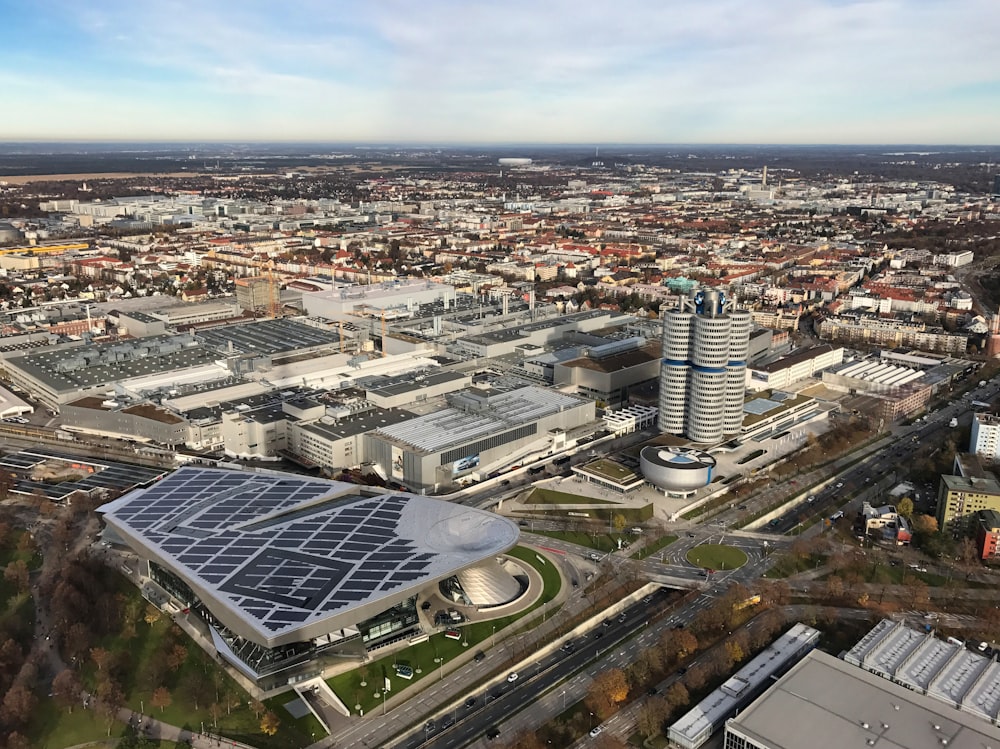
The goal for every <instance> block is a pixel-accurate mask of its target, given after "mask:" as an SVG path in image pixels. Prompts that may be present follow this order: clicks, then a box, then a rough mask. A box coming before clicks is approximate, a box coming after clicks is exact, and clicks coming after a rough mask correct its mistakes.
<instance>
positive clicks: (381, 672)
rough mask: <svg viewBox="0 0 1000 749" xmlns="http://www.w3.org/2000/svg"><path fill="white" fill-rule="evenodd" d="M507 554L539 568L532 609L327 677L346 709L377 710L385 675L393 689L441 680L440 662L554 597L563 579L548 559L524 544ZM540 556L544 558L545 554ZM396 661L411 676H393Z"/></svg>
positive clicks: (469, 626) (440, 635)
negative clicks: (539, 588)
mask: <svg viewBox="0 0 1000 749" xmlns="http://www.w3.org/2000/svg"><path fill="white" fill-rule="evenodd" d="M507 553H508V555H509V556H512V557H515V558H517V559H520V560H521V561H523V562H525V563H526V564H530V565H531V566H532V567H534V568H535V569H536V570H538V573H539V574H540V575H541V577H542V583H543V588H542V596H541V598H540V599H539V600H538V601H536V602H535V604H534V605H533V606H532V607H531V608H529V609H528V610H527V611H525V612H522V613H520V614H514V615H511V616H505V617H502V618H500V619H493V620H490V621H483V622H474V623H470V624H465V625H462V626H461V627H457V629H459V630H460V631H461V632H462V635H463V639H462V640H449V639H448V638H446V637H445V636H444V633H443V632H440V633H438V634H435V635H432V636H431V637H430V639H429V640H427V641H426V642H421V643H417V644H415V645H410V646H409V647H407V648H404V649H403V650H399V651H397V652H396V653H393V654H390V655H386V656H383V657H382V658H379V659H377V660H375V661H373V662H371V663H368V664H366V665H365V666H364V667H363V668H356V669H354V670H353V671H347V672H345V673H342V674H338V675H337V676H334V677H332V678H330V679H328V680H327V683H328V684H329V685H330V688H331V689H333V691H334V692H336V693H337V696H338V697H340V699H341V700H343V702H344V704H345V705H347V707H348V709H350V710H351V711H354V710H355V706H356V705H360V706H361V709H362V710H364V711H365V713H366V714H367V713H369V712H370V711H372V710H374V709H378V707H379V704H380V703H381V701H382V695H381V686H382V684H383V683H384V678H385V677H386V676H388V677H389V680H390V686H391V687H392V690H393V691H394V692H396V691H399V690H401V689H405V688H406V687H408V686H409V685H410V684H413V683H416V682H418V681H421V680H423V679H440V678H441V667H442V665H443V664H446V663H448V662H449V661H451V660H452V659H453V658H455V657H456V656H458V655H459V654H461V653H463V652H468V651H471V650H475V649H476V646H477V645H479V644H480V643H483V642H489V641H491V640H492V639H493V635H494V632H496V633H499V632H501V631H503V629H504V628H505V627H507V626H509V625H510V624H512V623H514V622H515V621H517V620H518V619H520V618H521V617H523V616H525V615H527V614H528V613H530V612H531V611H534V610H535V609H537V608H538V607H539V606H542V605H543V604H546V603H548V602H549V601H551V600H552V599H553V598H555V597H556V595H557V594H558V593H559V589H560V586H561V585H562V578H561V577H560V576H559V571H558V570H557V569H556V568H555V566H554V565H553V564H552V563H551V562H549V561H544V562H540V561H539V559H538V556H540V555H537V556H536V552H535V551H533V550H531V549H526V548H524V547H523V546H515V547H514V548H513V549H511V550H510V551H509V552H507ZM542 558H543V559H544V557H542ZM548 613H549V614H553V613H555V612H554V611H550V612H548ZM464 642H468V647H464V646H463V643H464ZM435 659H439V662H437V663H436V662H435ZM395 664H405V665H408V666H410V667H412V668H413V670H414V674H413V678H412V679H402V678H399V677H397V676H396V675H395V673H396V672H395V667H394V666H395ZM417 669H420V672H421V673H419V674H418V673H416V671H417ZM362 681H365V683H366V686H364V687H362V686H361V682H362ZM376 692H377V693H378V694H379V697H375V694H376Z"/></svg>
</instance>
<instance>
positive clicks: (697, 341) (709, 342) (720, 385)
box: [686, 299, 731, 442]
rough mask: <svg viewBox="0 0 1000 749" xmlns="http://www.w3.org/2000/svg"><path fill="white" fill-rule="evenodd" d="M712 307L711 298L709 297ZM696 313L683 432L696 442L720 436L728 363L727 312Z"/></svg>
mask: <svg viewBox="0 0 1000 749" xmlns="http://www.w3.org/2000/svg"><path fill="white" fill-rule="evenodd" d="M709 301H710V302H712V303H713V306H712V307H711V308H710V309H711V311H712V312H714V311H715V307H714V304H715V303H716V302H715V300H714V299H710V300H709ZM709 314H710V312H708V311H706V313H705V314H703V315H696V316H695V318H694V335H693V336H692V346H691V387H690V389H689V391H688V423H687V431H686V434H687V436H688V438H689V439H692V440H694V441H695V442H718V441H719V440H721V439H722V437H723V434H724V433H725V432H724V425H725V417H726V409H725V405H726V383H727V379H726V366H727V365H728V364H729V338H730V336H729V329H730V327H731V322H730V320H729V318H728V317H727V316H722V317H710V316H709Z"/></svg>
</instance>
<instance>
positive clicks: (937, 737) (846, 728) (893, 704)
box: [726, 650, 1000, 749]
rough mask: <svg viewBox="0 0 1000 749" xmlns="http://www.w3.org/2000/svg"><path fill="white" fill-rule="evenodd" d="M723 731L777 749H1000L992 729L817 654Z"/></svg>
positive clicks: (999, 740)
mask: <svg viewBox="0 0 1000 749" xmlns="http://www.w3.org/2000/svg"><path fill="white" fill-rule="evenodd" d="M726 731H727V733H730V734H736V735H739V736H743V737H746V738H749V739H751V740H752V741H754V742H755V744H756V745H758V746H767V747H775V748H776V749H777V748H778V747H780V748H781V749H791V748H792V747H808V748H809V749H844V747H859V749H865V748H866V747H870V746H873V747H879V748H880V749H941V747H944V746H947V747H948V749H985V747H991V746H992V747H994V748H996V747H1000V729H998V728H997V727H996V726H995V725H991V724H989V723H987V722H986V721H983V720H980V719H978V718H975V717H973V716H972V715H970V714H969V713H966V712H962V711H959V710H955V709H954V708H952V707H948V706H947V705H945V704H944V703H942V702H939V701H937V700H934V699H932V698H930V697H928V696H926V695H923V694H920V693H918V692H914V691H912V690H910V689H907V688H905V687H903V686H900V685H898V684H894V683H893V682H891V681H889V680H888V679H882V678H879V677H878V676H876V675H874V674H871V673H869V672H868V671H865V670H864V669H861V668H858V667H856V666H852V665H850V664H848V663H845V662H843V661H841V660H838V659H837V658H834V657H833V656H832V655H828V654H827V653H823V652H821V651H818V650H813V651H812V652H810V653H809V654H808V655H806V657H805V658H803V659H802V660H801V661H800V662H799V663H798V664H796V665H795V666H794V667H793V668H792V669H791V670H790V671H789V672H788V673H787V674H785V675H784V676H783V677H782V678H780V679H779V680H778V681H777V682H776V683H775V685H774V686H773V687H771V689H769V690H768V691H767V692H765V693H764V694H763V695H762V696H761V697H759V698H758V699H756V700H755V701H754V702H753V703H752V704H751V705H750V706H749V707H748V708H746V709H745V710H744V711H743V712H742V713H740V714H739V715H738V716H737V717H735V718H732V719H730V720H729V721H727V723H726Z"/></svg>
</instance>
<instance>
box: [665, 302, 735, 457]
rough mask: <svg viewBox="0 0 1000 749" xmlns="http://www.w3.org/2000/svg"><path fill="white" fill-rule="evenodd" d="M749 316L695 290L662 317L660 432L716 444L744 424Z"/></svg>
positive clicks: (729, 303) (731, 303) (733, 306)
mask: <svg viewBox="0 0 1000 749" xmlns="http://www.w3.org/2000/svg"><path fill="white" fill-rule="evenodd" d="M750 327H751V325H750V313H749V312H747V311H745V310H736V309H735V305H734V303H733V302H732V301H730V300H728V299H726V296H725V294H723V293H721V292H716V291H709V292H707V293H706V292H701V291H693V292H692V293H691V295H690V296H689V297H688V298H685V299H682V300H681V302H680V305H679V308H678V309H676V310H672V311H670V312H667V313H666V314H664V316H663V354H662V356H663V360H662V362H661V366H660V402H659V406H660V419H659V422H660V423H659V426H660V430H661V431H664V432H670V433H672V434H683V435H685V436H687V437H688V438H690V439H692V440H694V441H695V442H718V441H720V440H722V439H723V438H724V437H725V436H726V435H728V434H736V433H738V432H739V430H740V427H741V426H742V424H743V396H744V393H745V391H746V387H745V380H746V359H747V351H748V347H749V342H750Z"/></svg>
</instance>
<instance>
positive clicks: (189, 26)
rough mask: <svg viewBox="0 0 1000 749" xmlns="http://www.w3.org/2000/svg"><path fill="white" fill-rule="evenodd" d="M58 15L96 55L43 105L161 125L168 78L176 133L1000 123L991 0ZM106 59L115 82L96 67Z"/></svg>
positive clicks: (992, 135)
mask: <svg viewBox="0 0 1000 749" xmlns="http://www.w3.org/2000/svg"><path fill="white" fill-rule="evenodd" d="M50 10H51V9H50ZM60 12H62V13H63V14H64V15H65V16H66V17H67V18H68V19H70V20H71V21H72V22H74V23H76V25H77V28H78V29H79V34H80V35H81V44H83V45H90V48H91V49H93V50H94V51H93V58H92V60H90V63H91V64H88V61H87V60H73V59H70V60H68V61H67V63H66V65H65V66H64V67H63V69H58V66H53V64H52V63H51V62H48V63H46V64H45V65H43V66H42V69H44V70H49V71H51V72H50V73H49V75H50V76H51V77H50V79H49V89H48V90H49V92H50V95H49V96H48V97H47V98H48V99H51V100H52V101H51V102H48V103H47V104H46V106H45V107H43V108H41V109H40V110H39V112H41V111H43V110H48V111H51V110H52V109H57V108H58V103H59V97H61V96H64V95H66V88H70V89H71V88H72V86H69V87H66V86H60V84H62V83H73V84H76V85H82V86H85V87H87V88H88V90H90V91H91V92H93V93H94V95H96V97H97V98H96V100H97V101H98V102H100V101H107V105H106V107H105V109H108V110H112V109H115V108H117V107H119V106H120V101H122V100H123V96H122V94H121V92H120V91H119V89H121V88H122V87H126V88H131V89H132V90H133V91H134V92H139V93H137V94H136V95H135V99H134V100H135V102H137V103H138V104H139V109H140V110H142V109H143V108H145V112H146V113H148V114H149V115H150V116H152V115H153V114H155V113H157V112H161V111H162V110H163V107H161V105H160V102H159V101H158V100H157V99H156V98H154V97H152V96H150V95H147V93H145V92H149V91H155V92H156V97H162V98H164V99H165V100H166V101H167V102H170V103H171V104H172V105H173V106H175V107H178V108H180V111H184V112H187V117H188V118H187V120H186V121H185V122H182V123H180V125H181V130H178V132H177V137H198V133H199V132H202V131H203V130H204V131H206V132H207V130H208V129H211V130H213V132H214V131H217V130H219V129H220V128H222V127H229V126H231V127H232V128H233V131H232V132H231V133H230V134H229V135H223V136H221V137H233V138H236V137H262V138H268V137H290V138H291V137H302V138H313V137H324V138H331V139H336V138H352V139H362V140H363V139H369V138H370V139H399V140H453V139H459V140H534V141H569V140H581V141H611V140H636V141H646V142H653V141H660V142H671V141H673V142H677V141H686V142H692V141H720V140H721V141H729V142H734V141H743V142H747V141H775V140H792V141H798V142H803V141H805V142H808V141H812V142H817V141H831V140H834V141H836V140H843V139H850V140H859V141H861V140H869V141H898V140H913V139H914V138H913V136H912V135H909V136H905V137H904V135H903V134H904V133H912V134H914V135H917V134H919V135H921V138H918V139H928V140H939V141H940V140H951V141H955V140H960V139H971V140H972V141H977V140H979V141H990V140H995V139H996V137H997V133H998V132H1000V128H998V125H1000V96H998V93H1000V52H998V49H1000V45H997V44H996V41H995V38H994V36H995V29H996V28H997V27H998V25H1000V23H998V22H1000V3H996V2H995V0H950V2H948V3H938V2H933V1H932V0H858V1H857V2H851V1H849V0H766V1H761V2H756V1H752V2H747V1H746V0H674V1H672V2H671V1H667V0H663V1H662V2H649V1H648V0H618V2H614V3H609V2H607V1H606V0H604V1H603V2H594V1H593V0H587V1H584V0H579V1H577V2H570V1H569V0H551V1H549V2H541V3H540V2H538V0H534V2H531V1H529V0H510V1H509V2H506V3H502V4H500V3H491V2H485V1H483V2H468V1H462V0H423V2H421V3H413V2H410V1H409V0H388V1H386V2H378V3H364V4H362V3H352V2H346V1H342V2H322V1H321V0H316V1H315V2H306V3H303V2H296V3H288V4H285V5H276V4H274V3H271V2H263V1H261V2H246V3H241V4H239V5H238V6H237V5H233V4H231V3H223V2H209V3H204V2H193V0H174V1H173V2H168V3H125V2H124V1H123V0H114V2H106V3H103V4H99V5H97V6H96V7H95V6H94V5H91V6H89V7H84V8H81V6H80V5H79V4H72V3H67V4H65V5H63V6H62V7H61V11H60ZM47 54H48V51H47ZM2 61H3V53H2V52H0V62H2ZM40 62H41V60H40ZM108 70H113V71H116V72H115V73H113V74H112V75H113V77H115V79H114V80H105V79H103V78H100V76H105V75H107V74H108V73H107V71H108ZM95 71H100V72H95ZM95 75H96V76H99V78H98V80H94V76H95ZM991 87H992V91H991ZM39 90H41V91H45V90H46V88H45V85H44V84H43V85H42V87H41V89H39ZM168 111H169V110H168ZM241 111H242V116H240V112H241ZM140 113H141V112H140ZM94 116H95V118H96V122H95V126H96V125H97V124H100V125H102V126H103V127H105V128H107V129H108V135H113V134H114V127H115V119H114V118H112V117H111V116H109V115H104V116H102V114H101V107H97V108H96V111H95V113H94ZM39 117H41V114H39ZM132 119H135V120H136V121H135V127H137V128H140V129H141V128H142V127H143V123H142V122H141V121H140V120H141V118H130V121H131V120H132ZM176 120H177V118H176V117H167V118H165V119H158V120H157V122H156V125H157V126H158V127H160V128H161V129H162V128H164V127H166V125H167V123H174V122H175V121H176ZM921 120H923V122H921ZM146 126H148V127H152V126H150V125H146ZM0 127H4V125H0ZM952 133H954V134H955V135H954V136H952ZM67 134H68V133H67ZM2 135H3V133H0V136H2Z"/></svg>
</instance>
